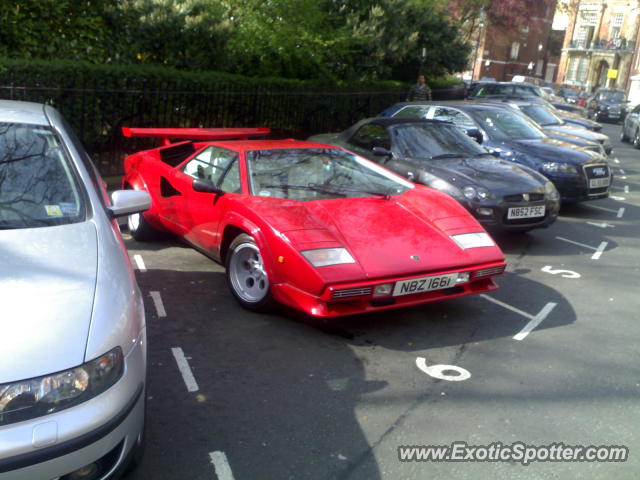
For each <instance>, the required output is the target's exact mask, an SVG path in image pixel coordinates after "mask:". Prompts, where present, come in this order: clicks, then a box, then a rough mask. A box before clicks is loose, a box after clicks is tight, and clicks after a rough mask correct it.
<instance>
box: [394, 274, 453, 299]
mask: <svg viewBox="0 0 640 480" xmlns="http://www.w3.org/2000/svg"><path fill="white" fill-rule="evenodd" d="M457 279H458V274H457V273H449V274H447V275H434V276H432V277H422V278H414V279H412V280H403V281H401V282H396V286H395V288H394V289H393V296H394V297H399V296H400V295H410V294H412V293H421V292H429V291H431V290H441V289H443V288H449V287H454V286H455V285H456V280H457Z"/></svg>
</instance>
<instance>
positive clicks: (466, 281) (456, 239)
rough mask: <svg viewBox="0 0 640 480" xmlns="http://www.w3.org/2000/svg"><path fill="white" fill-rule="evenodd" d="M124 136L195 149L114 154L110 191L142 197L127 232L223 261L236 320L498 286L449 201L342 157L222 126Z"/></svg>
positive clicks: (491, 259) (488, 257)
mask: <svg viewBox="0 0 640 480" xmlns="http://www.w3.org/2000/svg"><path fill="white" fill-rule="evenodd" d="M125 132H126V135H129V136H138V135H143V136H149V135H150V136H154V135H156V136H159V137H162V138H165V139H167V138H173V139H180V138H183V139H184V138H194V135H193V134H194V133H198V132H199V133H200V135H199V136H197V137H196V138H198V139H200V140H205V139H206V140H208V141H202V142H192V141H189V140H187V141H182V142H178V143H173V144H168V145H167V144H166V143H167V141H166V140H165V146H162V147H159V148H155V149H151V150H145V151H141V152H138V153H136V154H134V155H131V156H129V157H127V158H126V160H125V177H124V180H123V186H124V187H125V188H131V189H135V190H146V191H148V192H149V194H150V195H151V198H152V200H153V206H152V208H151V209H150V210H148V211H147V212H145V213H143V214H142V215H140V216H138V217H137V218H134V219H133V220H132V221H131V222H130V227H131V233H132V235H133V236H134V237H135V238H136V239H143V238H145V239H148V238H149V237H150V236H151V234H153V233H154V231H158V230H162V231H167V232H171V233H174V234H175V235H177V236H179V237H180V238H182V239H184V240H185V241H187V242H188V243H190V244H191V245H193V246H195V247H196V248H198V249H199V250H201V251H202V252H204V253H205V254H207V255H209V256H210V257H211V258H213V259H214V260H215V261H217V262H219V263H221V264H224V265H225V267H226V278H227V283H228V285H229V288H230V290H231V293H232V294H233V295H234V297H235V298H236V299H237V300H238V302H239V303H240V304H241V305H242V306H243V307H245V308H247V309H249V310H266V309H269V308H271V306H272V305H273V304H274V302H275V303H280V304H284V305H287V306H289V307H291V308H294V309H297V310H300V311H302V312H304V313H306V314H308V315H311V316H313V317H336V316H341V315H352V314H358V313H365V312H375V311H380V310H384V309H390V308H397V307H403V306H409V305H418V304H423V303H427V302H433V301H437V300H443V299H449V298H453V297H458V296H462V295H469V294H474V293H481V292H487V291H491V290H494V289H495V288H497V287H496V285H495V283H494V282H493V280H492V277H493V276H495V275H498V274H500V273H502V271H503V270H504V267H505V263H504V258H503V255H502V252H501V251H500V249H499V248H498V247H497V246H496V245H495V243H494V242H493V240H492V239H491V237H490V236H489V235H488V234H487V233H486V232H485V230H484V229H483V228H482V227H481V226H480V224H479V223H478V222H477V221H476V220H475V219H474V218H473V217H472V216H471V215H469V213H468V212H467V211H466V210H465V209H464V208H463V207H462V206H461V205H460V204H459V203H458V202H456V201H455V200H454V199H452V198H451V197H449V196H448V195H445V194H443V193H441V192H438V191H437V190H433V189H430V188H427V187H423V186H416V185H414V184H412V183H410V182H408V181H406V180H405V179H403V178H402V177H400V176H398V175H396V174H395V173H392V172H391V171H389V170H387V169H384V168H382V167H380V166H379V165H377V164H375V163H373V162H370V161H369V160H366V159H364V158H362V157H360V156H358V155H355V154H353V153H350V152H347V151H346V150H344V149H342V148H338V147H334V146H330V145H326V144H321V143H314V142H303V141H296V140H232V139H233V138H237V137H238V136H237V135H234V132H233V131H231V132H230V131H227V130H225V129H219V130H215V129H210V130H207V129H200V130H197V131H194V130H193V129H187V131H184V130H181V129H166V130H165V129H128V130H126V131H125ZM249 132H250V130H249ZM255 133H258V134H259V133H260V130H256V132H255ZM230 138H231V139H230ZM214 139H217V140H218V141H212V140H214Z"/></svg>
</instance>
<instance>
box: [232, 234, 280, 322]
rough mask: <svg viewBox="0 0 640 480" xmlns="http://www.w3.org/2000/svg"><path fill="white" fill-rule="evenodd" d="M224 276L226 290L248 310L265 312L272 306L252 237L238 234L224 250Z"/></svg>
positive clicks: (264, 272) (267, 285)
mask: <svg viewBox="0 0 640 480" xmlns="http://www.w3.org/2000/svg"><path fill="white" fill-rule="evenodd" d="M225 268H226V271H225V276H226V278H227V285H228V286H229V290H231V293H232V294H233V296H234V297H235V298H236V300H237V301H238V303H240V305H242V307H244V308H246V309H247V310H251V311H254V312H265V311H268V310H271V309H272V308H273V306H274V303H275V302H274V300H273V297H272V296H271V291H270V283H269V277H268V276H267V272H266V271H265V269H264V264H263V262H262V255H261V253H260V250H259V249H258V246H257V245H256V242H255V240H254V239H253V237H252V236H251V235H247V234H246V233H241V234H240V235H238V236H237V237H236V238H234V239H233V241H232V242H231V244H230V245H229V249H228V250H227V255H226V261H225Z"/></svg>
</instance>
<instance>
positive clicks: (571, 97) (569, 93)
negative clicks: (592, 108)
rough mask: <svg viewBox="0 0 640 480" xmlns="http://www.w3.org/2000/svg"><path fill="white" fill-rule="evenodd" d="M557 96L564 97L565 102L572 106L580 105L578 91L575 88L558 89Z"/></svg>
mask: <svg viewBox="0 0 640 480" xmlns="http://www.w3.org/2000/svg"><path fill="white" fill-rule="evenodd" d="M557 95H558V96H559V97H562V98H563V99H564V101H565V102H567V103H571V104H577V103H578V91H577V90H575V89H573V88H566V87H563V88H560V89H558V93H557Z"/></svg>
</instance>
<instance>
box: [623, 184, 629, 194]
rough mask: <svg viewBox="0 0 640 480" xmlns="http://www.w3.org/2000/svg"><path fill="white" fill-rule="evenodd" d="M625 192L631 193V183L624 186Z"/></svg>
mask: <svg viewBox="0 0 640 480" xmlns="http://www.w3.org/2000/svg"><path fill="white" fill-rule="evenodd" d="M624 193H629V185H625V186H624Z"/></svg>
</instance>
